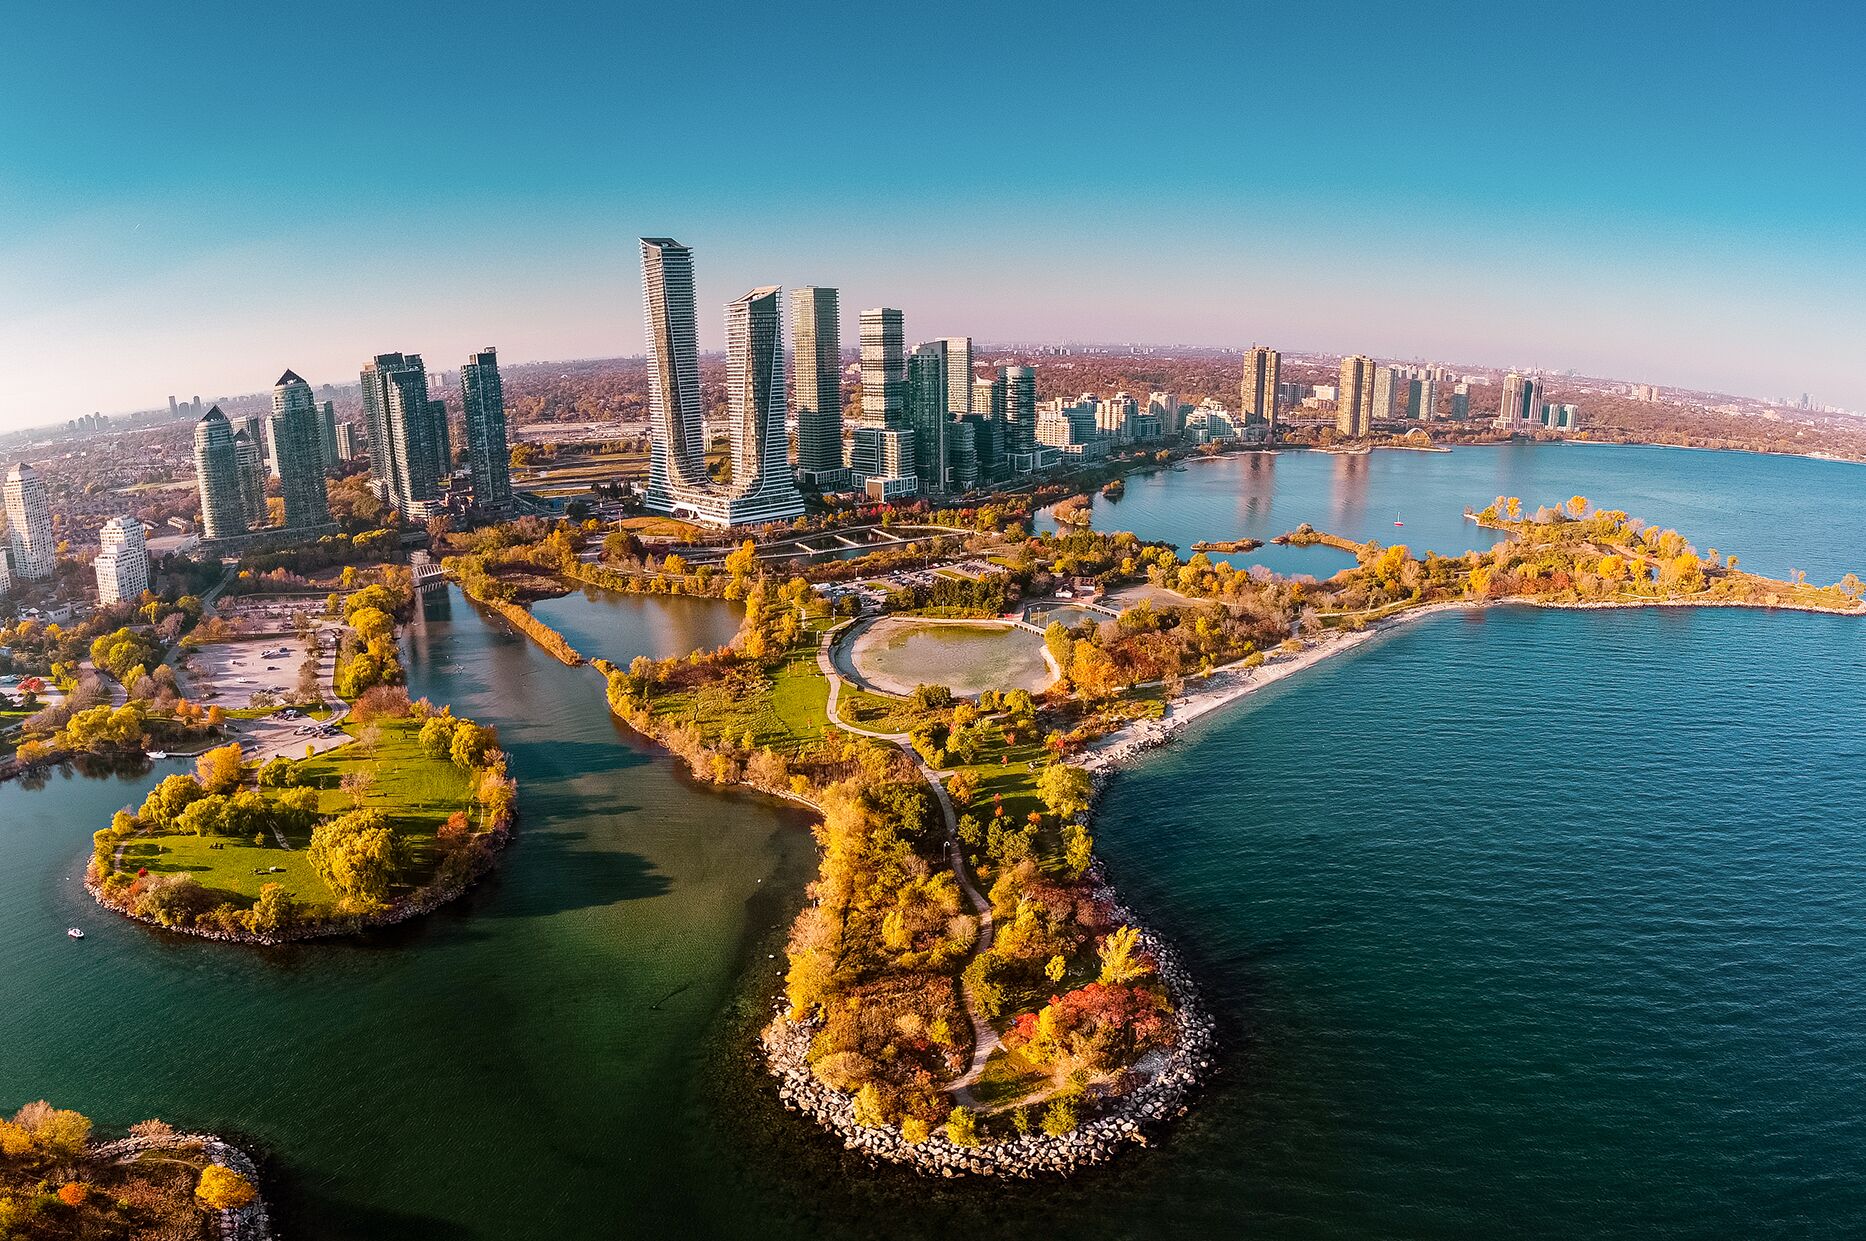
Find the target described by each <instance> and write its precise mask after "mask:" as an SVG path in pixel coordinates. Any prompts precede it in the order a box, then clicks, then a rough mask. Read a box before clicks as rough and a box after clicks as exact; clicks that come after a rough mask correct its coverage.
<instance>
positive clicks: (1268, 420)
mask: <svg viewBox="0 0 1866 1241" xmlns="http://www.w3.org/2000/svg"><path fill="white" fill-rule="evenodd" d="M1282 382H1283V355H1282V354H1280V353H1278V352H1277V351H1276V350H1274V349H1267V348H1265V347H1264V346H1262V345H1252V346H1251V347H1250V351H1249V352H1248V353H1246V354H1245V355H1244V379H1243V382H1242V383H1240V384H1239V385H1238V414H1239V415H1240V416H1241V417H1242V418H1243V419H1244V421H1245V422H1247V423H1253V422H1254V423H1262V424H1265V425H1266V427H1267V430H1266V431H1265V432H1264V438H1265V440H1266V441H1267V442H1268V443H1272V444H1274V443H1275V442H1276V398H1277V388H1278V386H1279V385H1280V384H1281V383H1282Z"/></svg>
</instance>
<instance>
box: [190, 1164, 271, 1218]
mask: <svg viewBox="0 0 1866 1241" xmlns="http://www.w3.org/2000/svg"><path fill="white" fill-rule="evenodd" d="M194 1196H195V1197H196V1198H198V1199H200V1201H201V1205H202V1206H204V1207H206V1208H207V1209H208V1210H210V1211H232V1210H237V1209H238V1208H240V1207H243V1206H245V1205H246V1204H247V1203H249V1202H251V1201H252V1200H253V1199H254V1197H256V1196H257V1195H256V1194H255V1192H254V1190H253V1183H252V1182H251V1181H249V1180H247V1179H246V1178H245V1177H243V1176H241V1175H240V1174H239V1173H238V1172H235V1171H234V1170H233V1169H232V1168H223V1167H221V1166H220V1165H219V1164H217V1163H210V1164H208V1165H207V1166H206V1167H205V1168H202V1169H201V1180H200V1183H199V1184H197V1185H196V1186H195V1187H194Z"/></svg>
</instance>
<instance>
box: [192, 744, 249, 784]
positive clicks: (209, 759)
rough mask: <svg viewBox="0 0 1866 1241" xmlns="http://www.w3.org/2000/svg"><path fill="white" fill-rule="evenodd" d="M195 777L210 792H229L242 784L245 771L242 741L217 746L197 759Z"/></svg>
mask: <svg viewBox="0 0 1866 1241" xmlns="http://www.w3.org/2000/svg"><path fill="white" fill-rule="evenodd" d="M194 771H195V777H196V778H197V779H198V780H200V782H201V787H202V788H204V789H206V790H207V791H208V792H210V793H229V792H232V791H233V790H234V789H236V788H238V787H239V785H240V777H241V775H242V773H243V771H244V758H243V756H242V755H241V752H240V743H239V742H237V741H235V742H231V743H229V744H227V745H223V746H217V747H215V748H214V749H212V750H209V751H207V752H206V753H205V754H203V755H201V757H200V758H198V759H196V760H195V763H194Z"/></svg>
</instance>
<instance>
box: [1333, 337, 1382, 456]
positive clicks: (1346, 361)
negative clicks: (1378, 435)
mask: <svg viewBox="0 0 1866 1241" xmlns="http://www.w3.org/2000/svg"><path fill="white" fill-rule="evenodd" d="M1373 422H1374V362H1373V359H1372V358H1368V357H1363V356H1362V355H1360V354H1354V355H1352V356H1350V357H1345V358H1343V359H1341V386H1340V388H1339V389H1337V392H1336V405H1335V430H1337V431H1339V432H1340V433H1341V434H1342V435H1345V436H1348V437H1350V438H1356V439H1358V438H1360V437H1362V436H1365V435H1369V434H1371V433H1372V431H1373Z"/></svg>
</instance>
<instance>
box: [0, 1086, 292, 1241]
mask: <svg viewBox="0 0 1866 1241" xmlns="http://www.w3.org/2000/svg"><path fill="white" fill-rule="evenodd" d="M91 1129H92V1126H91V1122H90V1120H89V1119H88V1118H87V1117H85V1116H83V1115H81V1114H79V1113H77V1112H72V1111H65V1110H63V1109H60V1108H55V1107H53V1106H52V1105H51V1104H49V1103H46V1102H44V1101H41V1102H38V1103H28V1104H27V1105H26V1106H25V1107H22V1108H21V1109H20V1110H19V1111H18V1112H17V1113H16V1114H15V1115H14V1116H13V1118H12V1119H11V1120H6V1119H0V1237H4V1238H7V1239H8V1241H11V1239H12V1238H21V1239H22V1241H24V1239H27V1238H41V1237H43V1238H48V1239H50V1238H65V1237H141V1238H162V1239H164V1241H192V1239H195V1238H199V1239H201V1241H208V1239H210V1238H218V1237H221V1236H225V1235H229V1234H230V1233H231V1232H232V1231H233V1230H235V1229H237V1230H238V1235H240V1236H243V1237H248V1238H255V1239H257V1238H265V1237H269V1236H271V1225H270V1221H269V1220H268V1218H267V1215H266V1208H265V1204H264V1203H263V1202H262V1201H261V1200H260V1198H259V1189H258V1179H259V1178H258V1173H257V1171H256V1169H255V1168H254V1167H253V1163H252V1160H251V1159H249V1158H248V1157H247V1156H246V1155H245V1154H243V1153H242V1152H240V1151H239V1150H237V1149H235V1148H233V1147H231V1146H228V1145H226V1144H225V1143H224V1142H221V1141H220V1140H219V1139H217V1138H214V1137H212V1136H209V1135H205V1134H186V1133H178V1132H176V1131H175V1129H174V1128H173V1127H171V1126H169V1125H167V1124H165V1123H163V1122H162V1121H159V1120H145V1121H143V1122H141V1123H140V1124H137V1125H134V1126H132V1127H131V1129H130V1132H129V1136H127V1137H125V1138H120V1139H118V1140H116V1141H108V1142H99V1141H95V1140H93V1138H92V1132H91Z"/></svg>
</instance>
